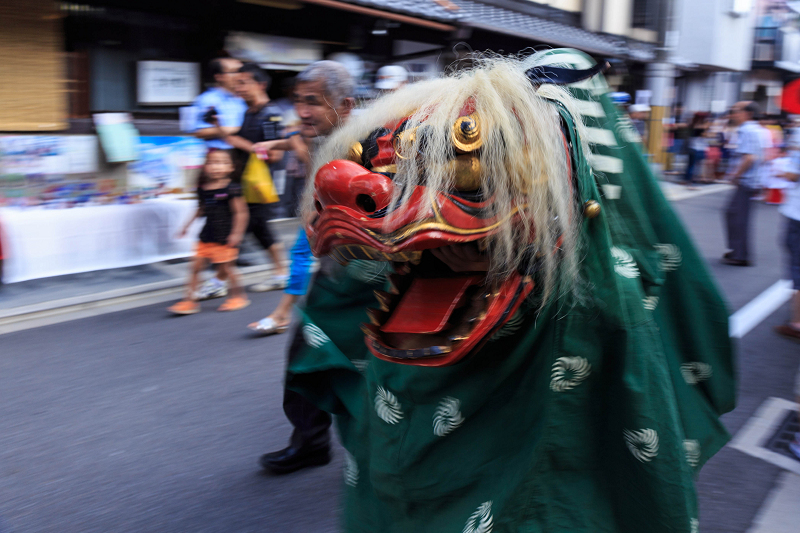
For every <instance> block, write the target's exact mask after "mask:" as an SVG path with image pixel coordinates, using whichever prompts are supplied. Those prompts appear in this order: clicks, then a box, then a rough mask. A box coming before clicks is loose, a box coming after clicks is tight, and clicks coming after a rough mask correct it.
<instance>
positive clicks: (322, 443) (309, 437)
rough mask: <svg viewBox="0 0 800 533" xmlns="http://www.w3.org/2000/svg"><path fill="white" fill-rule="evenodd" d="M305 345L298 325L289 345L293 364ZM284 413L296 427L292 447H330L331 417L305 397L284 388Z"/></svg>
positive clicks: (300, 326)
mask: <svg viewBox="0 0 800 533" xmlns="http://www.w3.org/2000/svg"><path fill="white" fill-rule="evenodd" d="M304 345H305V340H304V339H303V328H302V325H297V327H296V328H295V330H294V335H293V336H292V344H291V345H289V353H288V358H289V362H290V363H291V362H292V361H293V360H294V359H295V358H296V357H297V356H298V354H299V353H300V350H301V349H302V348H303V346H304ZM283 412H284V413H286V418H288V419H289V422H291V423H292V425H293V426H294V431H293V432H292V439H291V445H292V446H294V447H296V448H326V447H328V446H329V445H330V440H331V437H330V433H329V431H328V428H330V427H331V415H329V414H328V413H326V412H325V411H322V410H320V409H318V408H317V406H315V405H314V404H313V403H311V402H310V401H308V400H307V399H306V398H305V396H302V395H301V394H298V393H296V392H294V391H291V390H289V389H287V388H286V386H285V385H284V388H283Z"/></svg>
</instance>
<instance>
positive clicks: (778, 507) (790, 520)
mask: <svg viewBox="0 0 800 533" xmlns="http://www.w3.org/2000/svg"><path fill="white" fill-rule="evenodd" d="M798 502H800V475H797V474H793V473H791V472H783V473H781V475H780V477H779V478H778V482H777V483H775V488H773V489H772V492H770V493H769V495H768V496H767V499H766V500H764V504H763V505H762V506H761V510H760V511H759V512H758V515H756V519H755V520H753V526H752V527H751V528H750V529H748V530H747V531H748V533H796V532H797V529H798V526H797V504H798Z"/></svg>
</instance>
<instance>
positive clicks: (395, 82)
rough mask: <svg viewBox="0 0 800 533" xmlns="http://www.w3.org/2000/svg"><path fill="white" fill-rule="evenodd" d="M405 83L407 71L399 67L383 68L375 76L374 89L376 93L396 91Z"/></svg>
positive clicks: (406, 81) (388, 66)
mask: <svg viewBox="0 0 800 533" xmlns="http://www.w3.org/2000/svg"><path fill="white" fill-rule="evenodd" d="M406 83H408V71H407V70H406V69H405V68H404V67H401V66H400V65H386V66H383V67H381V68H379V69H378V72H377V73H376V75H375V89H377V90H378V91H389V92H391V91H396V90H397V89H399V88H400V87H402V86H404V85H405V84H406Z"/></svg>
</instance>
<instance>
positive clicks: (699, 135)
mask: <svg viewBox="0 0 800 533" xmlns="http://www.w3.org/2000/svg"><path fill="white" fill-rule="evenodd" d="M707 118H708V115H707V114H706V113H695V114H694V117H693V118H692V125H691V127H690V129H689V130H690V133H691V137H690V138H689V163H688V164H687V165H686V173H685V174H684V176H683V180H684V181H685V182H686V185H687V186H689V187H690V188H692V187H694V184H695V177H694V175H695V171H696V170H697V168H700V169H701V174H702V169H703V160H704V159H705V157H706V149H707V148H708V139H706V130H707V128H708V122H707Z"/></svg>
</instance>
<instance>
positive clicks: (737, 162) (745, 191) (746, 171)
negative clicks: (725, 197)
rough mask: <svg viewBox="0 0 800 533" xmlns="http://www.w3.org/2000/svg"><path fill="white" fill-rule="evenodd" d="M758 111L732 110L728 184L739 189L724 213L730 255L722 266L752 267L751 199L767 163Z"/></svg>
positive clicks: (751, 107)
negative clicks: (764, 160)
mask: <svg viewBox="0 0 800 533" xmlns="http://www.w3.org/2000/svg"><path fill="white" fill-rule="evenodd" d="M758 111H759V109H758V105H757V104H756V103H755V102H738V103H736V104H735V105H734V106H733V109H732V110H731V121H732V122H733V124H734V125H735V126H737V129H736V132H735V134H734V138H733V144H734V146H732V151H733V154H732V160H731V163H730V167H729V168H730V170H729V172H728V176H727V180H728V181H730V182H731V183H733V184H734V185H736V191H734V193H733V195H732V196H731V199H730V202H729V204H728V207H727V209H726V210H725V223H726V229H727V237H728V248H729V251H728V252H727V253H725V255H723V256H722V262H723V263H725V264H727V265H732V266H750V265H751V264H752V262H751V257H750V249H749V232H750V199H751V198H752V197H753V196H755V195H756V194H758V191H759V183H758V180H759V176H760V168H761V164H762V161H763V159H764V149H763V144H762V134H761V126H759V125H758V122H756V121H755V120H754V117H755V116H756V115H757V114H758Z"/></svg>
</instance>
